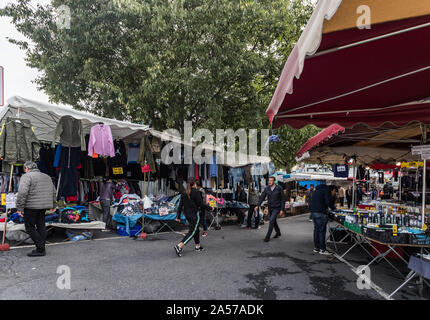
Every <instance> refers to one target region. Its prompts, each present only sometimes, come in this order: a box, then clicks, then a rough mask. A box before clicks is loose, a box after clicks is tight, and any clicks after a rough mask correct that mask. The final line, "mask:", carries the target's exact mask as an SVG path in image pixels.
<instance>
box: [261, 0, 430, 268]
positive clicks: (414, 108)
mask: <svg viewBox="0 0 430 320" xmlns="http://www.w3.org/2000/svg"><path fill="white" fill-rule="evenodd" d="M360 5H362V3H361V2H360V1H359V0H349V1H346V0H344V1H342V0H331V1H319V2H318V4H317V6H316V9H315V11H314V13H313V15H312V17H311V18H310V20H309V22H308V25H307V27H306V28H305V30H304V31H303V33H302V36H301V37H300V39H299V41H298V42H297V44H296V46H295V48H294V50H293V51H292V53H291V55H290V56H289V58H288V61H287V63H286V65H285V68H284V70H283V72H282V74H281V78H280V81H279V83H278V86H277V88H276V91H275V93H274V95H273V98H272V101H271V103H270V106H269V107H268V109H267V115H268V117H269V120H270V122H271V124H272V127H273V128H277V127H279V126H281V125H290V126H292V127H293V128H297V129H298V128H302V127H304V126H305V125H308V124H314V125H317V126H318V127H321V128H324V127H328V126H331V127H328V128H327V129H326V130H325V131H324V132H323V133H321V134H320V136H318V137H314V140H313V141H309V144H308V145H306V146H304V148H303V150H301V153H300V154H298V158H299V159H300V160H306V161H315V162H316V163H333V164H339V165H352V166H353V168H354V172H353V179H354V180H355V179H357V176H358V175H357V172H358V173H359V172H360V170H357V166H359V165H362V167H361V169H364V168H363V167H364V166H366V165H370V164H372V163H374V162H382V163H387V164H393V163H397V162H398V161H415V160H417V159H419V158H420V155H421V156H422V155H424V152H415V153H414V152H411V148H410V147H411V145H415V146H416V145H420V144H421V145H425V144H426V143H427V134H428V127H427V125H428V124H430V108H429V106H430V99H429V97H430V87H429V86H428V85H427V83H429V80H430V62H429V56H428V54H426V53H424V52H428V49H430V43H429V42H428V41H426V40H425V39H427V38H428V36H430V4H429V3H428V2H422V1H418V0H414V1H410V2H408V3H407V4H406V3H405V2H404V1H401V0H394V1H389V2H384V1H376V0H373V1H368V2H367V3H366V6H367V7H366V8H368V9H370V12H371V17H372V18H371V22H370V20H367V21H366V19H363V20H362V21H364V22H363V23H362V25H357V8H359V7H360ZM370 23H371V27H370ZM369 27H370V28H369ZM369 57H371V58H369ZM339 126H342V127H343V128H339ZM345 129H346V130H345ZM421 148H422V149H425V147H421ZM425 158H426V157H424V156H423V162H424V165H423V167H424V168H426V159H425ZM422 176H423V179H422V180H423V184H422V185H423V190H424V192H426V170H423V175H422ZM353 186H354V188H355V186H356V183H355V182H354V183H353ZM353 194H354V195H355V192H353ZM422 198H423V200H422V205H421V207H420V208H418V209H419V210H420V213H418V214H417V216H418V217H420V218H421V219H420V220H419V219H417V220H415V221H418V223H419V224H420V226H417V225H415V226H414V227H411V226H404V225H403V226H402V227H400V224H399V220H398V219H399V217H397V214H400V213H398V212H396V213H393V212H383V213H384V214H388V215H394V216H395V218H396V219H397V220H396V222H393V221H394V220H393V216H390V219H391V220H389V221H391V222H390V223H387V222H386V221H385V224H388V225H389V227H390V228H388V231H386V230H383V228H384V227H383V226H384V225H383V224H381V223H380V222H379V224H375V225H373V226H372V224H371V223H369V222H368V219H369V215H372V214H373V213H371V212H370V211H369V210H368V211H366V212H363V213H357V212H358V211H357V212H345V211H344V212H343V214H344V215H345V221H343V226H346V227H347V229H349V230H350V229H352V232H354V236H356V235H357V234H359V235H360V237H359V238H360V240H358V242H356V245H357V246H358V245H359V246H363V247H364V245H363V241H364V239H366V241H367V245H373V246H375V245H374V244H373V242H372V241H371V240H368V239H372V238H373V239H374V238H375V234H373V235H371V233H372V232H379V233H381V234H382V233H384V234H385V235H387V234H389V233H390V232H391V234H392V236H393V237H395V238H394V239H396V240H393V239H390V241H381V240H377V239H376V240H375V241H379V242H380V243H385V244H386V248H388V249H387V250H386V251H384V252H380V253H381V254H382V255H380V256H379V257H378V258H377V259H376V260H378V259H380V258H385V255H384V254H385V252H387V251H390V252H391V251H392V250H393V249H392V247H393V246H391V244H392V243H393V242H394V243H396V244H403V245H407V246H408V247H410V248H415V249H417V250H420V249H421V247H422V245H423V244H422V243H419V244H417V243H414V242H413V241H412V242H411V241H410V242H409V243H406V239H414V237H415V236H414V234H415V233H418V234H419V237H421V238H422V237H424V239H427V231H426V230H425V229H426V227H427V225H426V224H425V219H426V214H427V213H428V210H427V207H426V200H425V198H426V197H422ZM353 203H356V202H355V201H353ZM379 208H380V207H379ZM355 210H356V209H355ZM414 210H415V209H414ZM341 214H342V213H341ZM366 214H367V219H365V220H362V219H361V218H362V217H363V215H364V216H366ZM377 214H381V212H380V211H379V210H378V211H377ZM407 214H411V212H409V213H407ZM356 217H357V218H358V220H357V219H356ZM400 219H401V217H400ZM360 220H361V221H362V222H361V223H360ZM348 226H350V228H348ZM360 227H361V228H360ZM364 227H365V228H366V230H367V231H366V232H368V233H369V234H364V236H363V233H362V232H363V229H364ZM394 231H396V232H394ZM349 236H352V235H351V234H350V235H349ZM402 239H403V240H402ZM360 241H361V242H360ZM366 241H365V242H366ZM424 241H427V240H424ZM424 245H426V243H424ZM420 246H421V247H420ZM337 257H338V258H340V259H341V257H340V256H338V255H337ZM355 271H356V272H359V271H360V270H358V269H356V270H355Z"/></svg>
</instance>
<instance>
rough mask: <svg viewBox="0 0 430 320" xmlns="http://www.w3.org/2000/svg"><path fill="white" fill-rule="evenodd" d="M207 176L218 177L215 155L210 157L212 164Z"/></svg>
mask: <svg viewBox="0 0 430 320" xmlns="http://www.w3.org/2000/svg"><path fill="white" fill-rule="evenodd" d="M209 176H210V177H211V178H212V177H218V165H217V162H216V155H213V157H212V163H211V164H210V166H209Z"/></svg>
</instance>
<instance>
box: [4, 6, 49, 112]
mask: <svg viewBox="0 0 430 320" xmlns="http://www.w3.org/2000/svg"><path fill="white" fill-rule="evenodd" d="M14 2H16V0H0V7H2V8H3V7H4V6H6V4H8V3H14ZM36 2H37V3H40V4H47V3H50V0H38V1H33V3H36ZM6 37H10V38H14V39H20V40H21V39H24V37H23V36H22V35H21V34H20V33H19V32H18V31H17V30H16V29H15V27H14V25H13V24H12V23H11V19H9V18H4V17H0V66H3V67H4V78H5V79H4V91H5V92H4V93H5V104H6V100H7V99H9V98H10V97H12V96H15V95H19V96H22V97H25V98H28V99H32V100H37V101H40V102H48V96H47V95H46V94H45V93H44V92H42V91H39V90H37V88H36V85H35V84H34V83H32V82H31V81H32V80H34V79H36V77H37V75H38V72H37V70H35V69H31V68H29V67H27V65H26V62H25V60H24V59H25V54H24V51H22V50H20V49H19V47H18V46H16V45H13V44H11V43H10V42H9V41H8V40H7V39H6Z"/></svg>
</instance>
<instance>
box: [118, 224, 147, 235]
mask: <svg viewBox="0 0 430 320" xmlns="http://www.w3.org/2000/svg"><path fill="white" fill-rule="evenodd" d="M116 231H117V234H118V235H119V236H123V237H133V236H135V235H136V234H138V233H139V232H140V231H142V225H140V224H136V225H135V226H134V227H133V228H130V234H128V233H127V230H126V227H125V225H123V224H118V225H117V229H116Z"/></svg>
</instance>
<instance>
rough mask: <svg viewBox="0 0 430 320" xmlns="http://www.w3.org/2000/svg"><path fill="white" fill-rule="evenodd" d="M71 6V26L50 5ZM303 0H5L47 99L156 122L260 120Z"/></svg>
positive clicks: (302, 15)
mask: <svg viewBox="0 0 430 320" xmlns="http://www.w3.org/2000/svg"><path fill="white" fill-rule="evenodd" d="M60 5H66V6H68V7H69V8H70V12H71V24H70V29H61V28H58V26H57V24H56V14H55V8H58V7H59V6H60ZM311 11H312V6H311V5H310V4H308V2H307V0H296V1H287V0H187V1H185V0H52V3H51V5H50V6H41V5H38V6H37V8H33V7H32V6H31V5H30V0H22V1H20V2H19V3H18V4H9V5H8V6H6V7H5V8H4V9H2V10H0V16H9V17H12V19H13V23H14V24H15V26H16V28H17V29H18V31H20V32H21V33H22V34H24V35H25V36H26V37H27V38H28V39H30V40H31V42H32V44H34V45H30V44H29V43H27V42H25V41H15V40H14V39H10V41H12V42H14V43H16V44H18V45H19V46H20V47H21V48H22V49H23V50H25V51H26V56H27V63H28V65H29V66H30V67H32V68H37V69H38V70H40V71H41V72H42V75H41V76H40V77H39V78H38V79H37V80H36V83H37V85H38V87H39V88H40V89H42V90H44V91H45V92H46V93H47V94H48V95H49V96H50V98H51V99H52V101H53V102H61V103H65V104H70V105H72V106H73V107H75V108H77V109H84V110H87V111H91V112H94V113H96V114H99V115H103V116H107V117H115V118H117V119H128V120H132V121H134V122H144V123H150V122H151V125H152V126H153V127H155V128H156V129H160V130H161V129H165V128H178V129H181V128H182V127H183V121H184V120H190V121H192V122H193V126H194V127H195V128H199V127H205V128H208V129H212V130H213V129H215V128H232V129H237V128H258V129H260V128H267V127H268V121H267V117H266V115H265V112H264V111H265V109H266V107H267V105H268V102H270V97H271V95H272V94H273V92H274V88H275V87H276V82H277V79H278V76H279V74H280V71H281V70H282V66H283V64H284V62H285V60H286V58H287V56H288V54H289V52H290V51H291V49H292V48H293V45H294V42H295V41H296V40H297V39H298V37H299V36H300V33H301V31H302V28H303V26H304V24H305V23H306V21H307V19H308V18H309V15H310V13H311Z"/></svg>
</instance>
